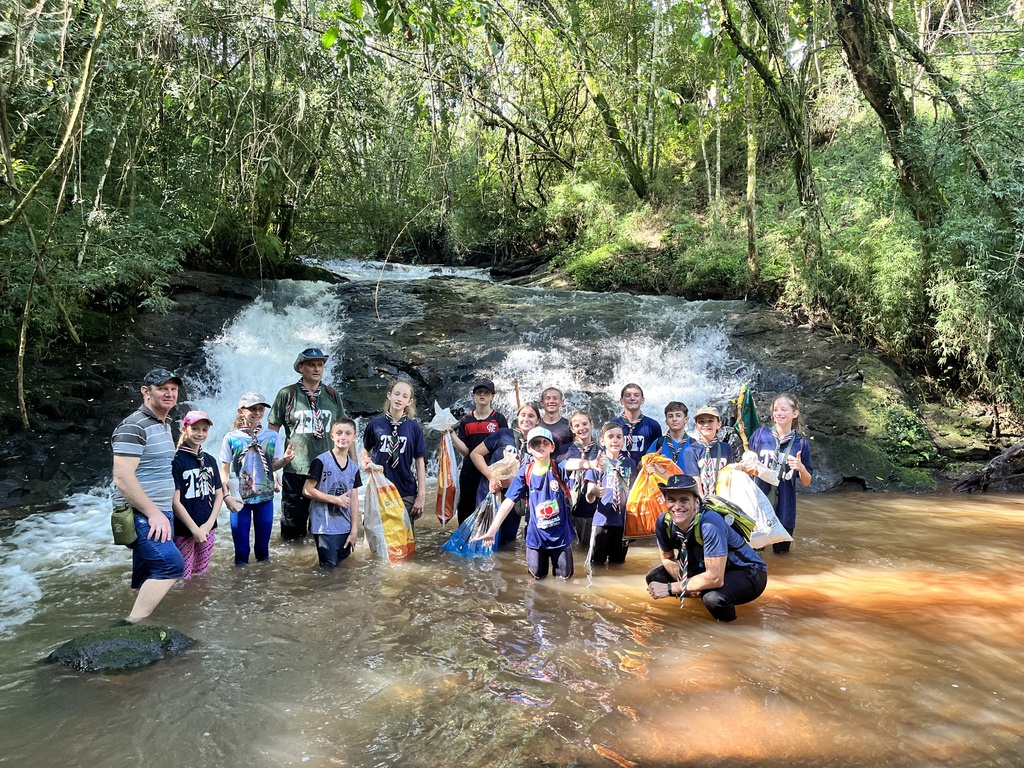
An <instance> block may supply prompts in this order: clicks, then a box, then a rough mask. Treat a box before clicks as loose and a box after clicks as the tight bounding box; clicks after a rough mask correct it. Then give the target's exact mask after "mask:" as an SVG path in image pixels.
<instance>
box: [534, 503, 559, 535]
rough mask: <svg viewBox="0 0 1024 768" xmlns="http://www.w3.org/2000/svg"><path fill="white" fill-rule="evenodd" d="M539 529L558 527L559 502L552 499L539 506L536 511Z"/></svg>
mask: <svg viewBox="0 0 1024 768" xmlns="http://www.w3.org/2000/svg"><path fill="white" fill-rule="evenodd" d="M534 514H535V515H536V516H537V527H538V528H553V527H554V526H556V525H558V500H557V499H552V500H551V501H545V502H544V503H543V504H538V505H537V508H536V509H535V510H534Z"/></svg>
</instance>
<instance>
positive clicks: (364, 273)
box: [319, 259, 491, 282]
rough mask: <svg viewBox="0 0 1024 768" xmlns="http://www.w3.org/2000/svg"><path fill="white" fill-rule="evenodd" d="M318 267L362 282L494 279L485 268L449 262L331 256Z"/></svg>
mask: <svg viewBox="0 0 1024 768" xmlns="http://www.w3.org/2000/svg"><path fill="white" fill-rule="evenodd" d="M319 266H321V267H323V268H324V269H326V270H328V271H330V272H333V273H334V274H336V275H341V276H342V277H346V278H348V279H349V280H356V281H360V282H363V281H370V282H377V281H378V280H381V281H392V280H425V279H426V278H428V277H466V278H470V279H472V280H486V281H490V279H491V274H490V272H489V271H488V270H486V269H479V268H475V267H451V266H448V265H446V264H394V263H391V262H388V263H386V264H385V263H384V262H383V261H360V260H358V259H331V260H328V261H322V262H319Z"/></svg>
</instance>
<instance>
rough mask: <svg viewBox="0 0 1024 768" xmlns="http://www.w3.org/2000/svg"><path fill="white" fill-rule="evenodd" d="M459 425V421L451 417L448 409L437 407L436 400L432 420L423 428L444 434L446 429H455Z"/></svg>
mask: <svg viewBox="0 0 1024 768" xmlns="http://www.w3.org/2000/svg"><path fill="white" fill-rule="evenodd" d="M458 424H459V420H458V419H456V418H455V417H454V416H452V411H451V409H450V408H442V407H441V406H440V405H438V402H437V400H435V401H434V418H432V419H431V420H430V422H429V423H428V424H424V425H423V426H425V427H427V428H428V429H433V430H435V431H437V432H444V431H445V430H446V429H455V427H457V426H458Z"/></svg>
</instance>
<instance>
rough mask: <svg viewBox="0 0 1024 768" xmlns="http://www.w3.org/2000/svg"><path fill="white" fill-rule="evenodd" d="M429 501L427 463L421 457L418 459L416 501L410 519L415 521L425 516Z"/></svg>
mask: <svg viewBox="0 0 1024 768" xmlns="http://www.w3.org/2000/svg"><path fill="white" fill-rule="evenodd" d="M426 499H427V462H426V459H425V458H424V457H422V456H420V457H419V458H418V459H416V501H414V502H413V503H412V512H411V514H410V517H412V519H413V520H415V519H416V518H418V517H419V516H420V515H422V514H423V505H424V503H425V502H426Z"/></svg>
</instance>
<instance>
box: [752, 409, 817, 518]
mask: <svg viewBox="0 0 1024 768" xmlns="http://www.w3.org/2000/svg"><path fill="white" fill-rule="evenodd" d="M750 450H752V451H754V452H755V453H756V454H757V458H758V459H760V461H761V463H762V464H764V465H765V466H767V467H768V469H779V468H780V467H781V464H782V460H783V457H785V458H786V466H785V467H781V471H780V472H779V498H778V500H777V501H776V502H775V514H776V515H778V516H779V522H780V523H782V525H783V527H784V528H785V529H786V530H787V531H789V532H790V533H792V532H793V529H794V528H796V483H797V478H798V475H797V472H796V470H795V469H791V468H790V467H789V460H788V459H789V457H790V456H796V455H797V453H799V454H800V461H802V462H803V465H804V466H805V467H807V471H808V472H810V473H811V474H813V473H814V462H813V461H812V460H811V443H810V441H809V440H807V438H805V437H804V436H803V435H799V434H797V433H796V432H790V433H789V435H787V436H786V440H785V441H784V442H783V443H782V444H781V445H780V444H779V439H778V438H777V437H776V436H775V434H774V433H773V432H772V428H771V427H760V428H758V429H757V430H756V431H755V432H754V434H753V435H751V437H750ZM754 482H756V483H757V487H758V488H760V489H761V490H762V491H763V492H764V493H765V495H766V496H770V493H769V491H770V490H771V485H770V484H768V483H766V482H765V481H764V480H761V479H759V478H755V479H754Z"/></svg>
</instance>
